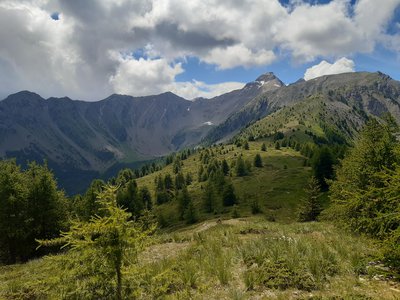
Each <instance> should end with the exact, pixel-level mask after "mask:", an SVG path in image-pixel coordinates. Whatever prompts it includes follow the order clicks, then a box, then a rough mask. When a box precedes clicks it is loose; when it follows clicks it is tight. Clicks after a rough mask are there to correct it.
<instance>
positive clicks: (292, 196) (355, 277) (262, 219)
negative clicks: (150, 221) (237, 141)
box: [0, 138, 400, 299]
mask: <svg viewBox="0 0 400 300" xmlns="http://www.w3.org/2000/svg"><path fill="white" fill-rule="evenodd" d="M263 142H265V143H266V144H267V148H268V149H267V151H266V152H262V151H260V149H261V145H262V143H263ZM249 145H250V149H249V150H243V149H242V148H238V147H236V146H233V145H227V146H224V148H223V149H222V148H220V147H214V148H212V149H213V152H214V153H215V157H216V158H218V159H223V158H225V159H227V161H228V163H230V162H232V161H234V160H235V159H236V157H237V156H238V155H240V154H242V155H243V157H244V159H245V160H246V159H248V160H251V161H252V160H253V158H254V156H255V154H257V153H260V154H261V156H262V158H263V162H264V167H263V168H261V169H257V168H253V169H252V173H251V175H249V176H245V177H236V176H234V175H233V176H232V177H231V179H232V182H233V184H234V186H235V189H236V192H237V194H238V195H239V198H240V202H239V206H238V208H239V209H238V210H239V214H240V216H241V218H240V219H232V217H231V215H232V208H229V209H225V210H224V211H222V212H220V214H219V215H214V214H205V213H204V212H202V213H201V215H200V217H201V223H199V224H195V225H192V226H186V225H185V224H184V223H183V222H181V221H179V220H178V219H177V218H176V210H175V209H176V203H174V202H172V203H168V204H164V205H161V206H156V208H155V211H156V213H163V214H167V215H168V217H169V218H171V219H173V220H172V221H173V224H174V225H175V226H172V227H171V228H169V229H167V230H164V231H162V232H160V233H159V234H158V235H157V236H156V237H155V239H154V241H153V244H152V245H151V246H150V247H149V248H148V249H147V250H146V251H145V252H144V253H142V254H141V256H140V259H139V266H140V268H139V269H137V268H132V269H126V270H125V273H124V274H125V278H126V281H125V284H126V285H127V286H128V287H130V288H132V289H133V290H136V292H137V293H138V295H137V297H139V298H142V299H156V298H161V299H206V298H207V299H309V298H311V297H314V298H313V299H398V297H400V287H399V285H398V284H395V283H392V282H387V281H383V280H380V279H379V277H377V276H376V270H375V269H374V268H373V267H369V264H368V263H369V262H370V261H373V260H375V259H376V258H375V257H376V254H377V252H376V250H375V247H374V245H373V244H372V243H371V242H370V241H368V240H366V239H363V238H361V237H354V236H351V235H349V234H347V233H344V232H342V231H340V230H338V229H335V228H334V227H333V226H331V225H329V224H325V223H308V224H299V223H294V222H293V220H294V217H295V212H296V205H297V204H298V202H299V199H300V198H302V197H303V196H304V191H303V187H304V184H305V182H306V181H307V179H308V177H309V176H310V174H311V170H310V168H309V167H303V161H304V157H302V156H301V155H300V154H299V153H298V152H296V151H294V150H292V149H289V148H283V149H282V150H275V149H273V142H272V140H271V139H269V138H263V139H260V140H258V141H255V142H250V143H249ZM199 160H200V154H199V153H197V154H195V155H192V156H190V157H189V158H188V159H187V160H184V161H183V172H184V173H188V172H190V173H191V174H192V175H193V179H194V182H193V183H192V185H190V186H189V191H190V193H191V195H192V197H193V199H194V201H195V204H196V206H197V207H198V208H199V209H200V210H202V209H201V206H202V203H201V196H202V189H201V186H204V185H205V183H204V182H202V183H200V182H198V181H197V172H198V163H199ZM285 166H286V167H285ZM160 173H162V174H166V173H170V174H172V166H171V165H170V166H167V167H166V168H165V169H163V170H161V171H159V172H157V173H154V174H151V175H148V176H146V177H143V178H140V179H138V180H137V182H138V185H139V186H143V185H146V186H148V187H149V188H150V190H151V191H152V193H154V179H155V177H156V176H157V175H159V174H160ZM254 199H257V200H258V201H259V203H260V204H261V207H262V210H263V214H260V215H257V216H252V215H251V212H250V203H251V201H253V200H254ZM272 216H273V217H274V218H275V219H276V221H277V222H269V221H267V220H270V219H271V217H272ZM219 217H222V219H223V221H222V224H221V225H220V224H217V222H216V220H217V219H216V218H219ZM174 218H175V219H174ZM56 258H57V256H56ZM138 270H139V271H138ZM65 276H67V274H60V273H59V267H58V266H57V265H56V264H55V260H54V259H52V258H44V259H38V260H34V261H31V262H29V263H27V264H23V265H14V266H7V267H0V299H35V298H36V299H59V298H60V294H61V293H62V291H65V290H66V289H67V288H68V285H70V282H69V280H67V279H63V278H65ZM129 297H132V295H130V296H129ZM396 297H397V298H396Z"/></svg>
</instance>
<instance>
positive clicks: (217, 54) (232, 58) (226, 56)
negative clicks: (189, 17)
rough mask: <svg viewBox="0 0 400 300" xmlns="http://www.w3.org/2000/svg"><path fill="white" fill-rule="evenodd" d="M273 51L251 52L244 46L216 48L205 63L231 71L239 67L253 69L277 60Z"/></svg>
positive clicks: (206, 57) (205, 59)
mask: <svg viewBox="0 0 400 300" xmlns="http://www.w3.org/2000/svg"><path fill="white" fill-rule="evenodd" d="M275 58H276V57H275V54H274V52H273V51H266V50H264V49H262V50H258V51H255V52H253V51H251V50H250V49H248V48H246V46H244V45H243V44H238V45H234V46H229V47H227V48H225V49H221V48H215V49H213V50H211V51H210V53H209V54H208V55H207V56H205V57H204V61H205V62H207V63H210V64H216V65H218V67H219V68H220V69H230V68H234V67H238V66H244V67H252V66H261V65H266V64H270V63H271V62H273V61H274V60H275Z"/></svg>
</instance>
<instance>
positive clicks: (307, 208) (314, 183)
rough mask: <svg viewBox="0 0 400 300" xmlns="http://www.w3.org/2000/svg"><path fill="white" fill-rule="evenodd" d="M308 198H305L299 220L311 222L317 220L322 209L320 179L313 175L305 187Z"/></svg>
mask: <svg viewBox="0 0 400 300" xmlns="http://www.w3.org/2000/svg"><path fill="white" fill-rule="evenodd" d="M305 192H306V198H305V199H303V201H302V203H301V205H300V209H299V212H298V220H299V221H300V222H310V221H315V220H317V217H318V216H319V214H320V213H321V211H322V207H321V203H320V200H319V196H320V194H321V192H320V186H319V183H318V180H317V179H316V178H315V177H314V176H312V177H311V178H310V179H309V181H308V183H307V186H306V188H305Z"/></svg>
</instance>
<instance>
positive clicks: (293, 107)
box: [0, 72, 400, 194]
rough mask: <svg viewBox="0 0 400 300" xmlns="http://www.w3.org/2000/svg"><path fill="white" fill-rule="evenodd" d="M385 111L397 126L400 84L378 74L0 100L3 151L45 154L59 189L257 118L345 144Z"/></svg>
mask: <svg viewBox="0 0 400 300" xmlns="http://www.w3.org/2000/svg"><path fill="white" fill-rule="evenodd" d="M386 112H389V113H390V114H391V115H392V116H393V117H394V118H395V119H396V120H397V121H398V122H400V83H399V82H398V81H395V80H393V79H391V78H390V77H389V76H387V75H385V74H382V73H380V72H377V73H367V72H358V73H346V74H339V75H329V76H323V77H319V78H315V79H312V80H309V81H304V80H301V81H298V82H296V83H293V84H291V85H288V86H286V85H285V84H284V83H283V82H282V81H281V80H279V78H277V77H276V76H275V75H274V74H273V73H266V74H264V75H261V76H260V77H259V78H257V79H256V80H255V81H253V82H250V83H248V84H246V85H245V86H244V87H243V88H242V89H240V90H235V91H232V92H229V93H226V94H223V95H220V96H218V97H214V98H212V99H205V98H198V99H195V100H194V101H188V100H186V99H183V98H181V97H179V96H177V95H175V94H173V93H170V92H167V93H163V94H160V95H154V96H146V97H131V96H126V95H117V94H114V95H111V96H109V97H108V98H106V99H104V100H101V101H97V102H84V101H79V100H72V99H69V98H48V99H44V98H42V97H41V96H39V95H37V94H35V93H32V92H29V91H22V92H19V93H16V94H12V95H10V96H8V97H7V98H6V99H4V100H2V101H0V157H2V158H12V157H15V158H16V159H17V161H18V162H19V163H21V164H22V165H24V164H26V162H27V161H30V160H36V161H40V162H41V161H43V159H46V160H47V163H48V165H49V166H50V168H52V169H53V171H54V173H55V174H56V176H57V178H58V180H59V183H60V185H61V186H62V187H63V188H64V189H65V190H66V191H67V193H69V194H74V193H78V192H82V191H83V190H84V189H85V188H86V187H87V185H88V184H89V183H90V181H91V180H92V179H93V178H95V177H100V176H102V174H111V175H113V174H112V172H110V170H117V169H118V168H119V167H122V166H137V165H138V164H139V163H140V162H144V161H149V160H152V159H156V158H159V157H161V156H164V155H167V154H169V153H171V152H174V151H178V150H180V149H183V148H185V147H194V146H196V145H199V144H200V143H203V144H212V143H216V142H222V141H225V140H227V139H230V138H231V137H233V136H235V135H236V134H237V133H239V132H240V131H242V132H243V131H244V129H245V128H246V127H249V125H250V124H257V125H252V126H250V128H248V129H247V130H248V131H249V130H250V129H251V132H252V133H251V134H255V135H257V134H262V133H261V132H260V130H259V128H260V126H261V125H260V122H263V123H262V124H263V126H264V127H265V126H267V127H266V128H268V126H269V129H268V130H269V131H270V132H271V133H273V132H276V131H279V130H282V128H284V127H285V124H287V123H290V122H291V121H292V122H297V123H298V124H300V123H302V124H305V122H306V123H307V122H308V124H309V127H310V128H311V127H312V126H311V125H312V124H313V122H314V123H315V124H319V126H320V128H322V130H323V131H324V130H325V131H326V130H328V129H329V130H330V131H333V132H335V133H336V135H338V136H341V137H343V138H344V139H346V140H351V139H352V138H353V137H354V132H356V131H357V130H358V129H359V128H360V127H361V126H362V125H363V124H364V123H365V120H366V119H367V118H368V116H369V115H375V116H378V117H379V116H382V115H383V114H384V113H386ZM276 120H279V122H278V123H279V124H278V123H277V121H276ZM257 121H258V122H257ZM271 124H272V125H271ZM254 126H256V127H254ZM257 128H258V131H257ZM263 133H265V130H263Z"/></svg>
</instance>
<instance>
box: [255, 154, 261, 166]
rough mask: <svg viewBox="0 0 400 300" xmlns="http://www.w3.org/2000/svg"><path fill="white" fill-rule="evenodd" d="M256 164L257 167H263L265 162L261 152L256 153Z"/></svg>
mask: <svg viewBox="0 0 400 300" xmlns="http://www.w3.org/2000/svg"><path fill="white" fill-rule="evenodd" d="M254 166H255V167H256V168H262V167H263V163H262V158H261V155H260V154H258V153H257V154H256V156H255V157H254Z"/></svg>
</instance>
